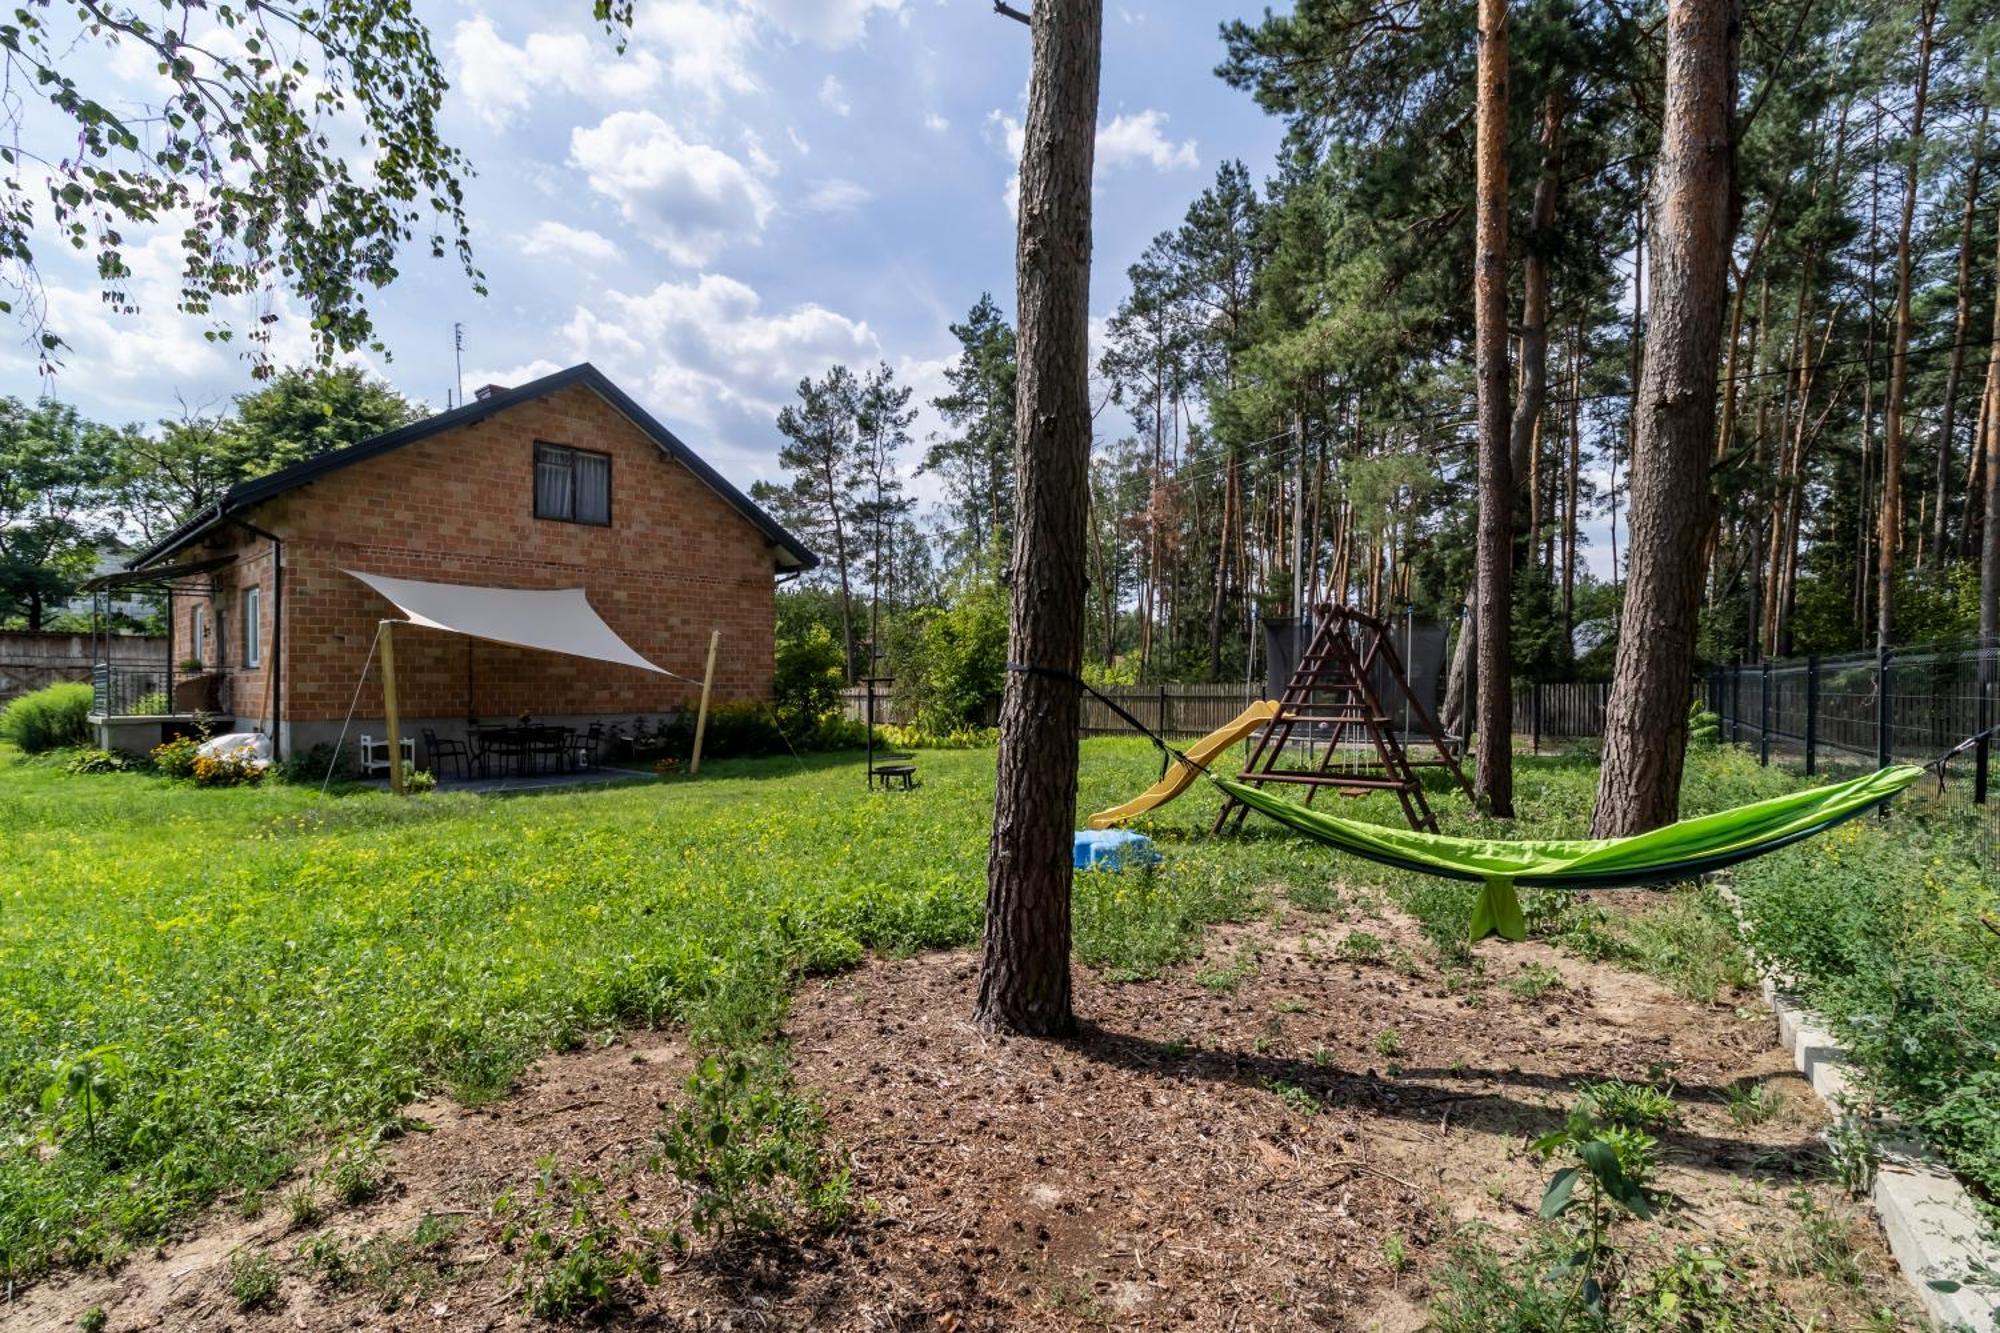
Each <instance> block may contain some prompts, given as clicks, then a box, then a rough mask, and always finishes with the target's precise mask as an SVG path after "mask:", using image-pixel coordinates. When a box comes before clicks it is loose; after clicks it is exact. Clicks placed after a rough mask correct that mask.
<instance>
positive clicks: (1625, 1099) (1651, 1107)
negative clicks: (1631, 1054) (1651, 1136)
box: [1578, 1078, 1680, 1130]
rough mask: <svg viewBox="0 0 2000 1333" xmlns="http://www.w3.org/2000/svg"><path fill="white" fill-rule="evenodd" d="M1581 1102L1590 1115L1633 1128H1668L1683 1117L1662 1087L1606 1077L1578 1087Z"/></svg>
mask: <svg viewBox="0 0 2000 1333" xmlns="http://www.w3.org/2000/svg"><path fill="white" fill-rule="evenodd" d="M1578 1092H1579V1093H1580V1094H1581V1096H1580V1098H1579V1105H1580V1106H1581V1107H1582V1108H1583V1110H1584V1111H1586V1112H1587V1113H1588V1114H1590V1115H1592V1116H1594V1117H1596V1118H1597V1119H1599V1120H1602V1121H1605V1122H1607V1123H1609V1124H1613V1125H1623V1126H1626V1127H1628V1128H1631V1129H1650V1130H1658V1129H1665V1128H1666V1127H1667V1126H1669V1125H1672V1124H1674V1123H1675V1122H1676V1121H1678V1120H1679V1119H1680V1112H1679V1111H1678V1110H1677V1109H1676V1108H1675V1106H1674V1099H1673V1098H1672V1097H1671V1096H1669V1095H1668V1094H1667V1093H1665V1092H1662V1091H1661V1090H1660V1089H1658V1088H1653V1087H1648V1086H1646V1085H1644V1084H1639V1083H1624V1082H1621V1081H1619V1080H1618V1079H1615V1078H1614V1079H1606V1080H1605V1081H1604V1082H1602V1083H1586V1084H1584V1085H1583V1086H1582V1087H1581V1088H1579V1089H1578Z"/></svg>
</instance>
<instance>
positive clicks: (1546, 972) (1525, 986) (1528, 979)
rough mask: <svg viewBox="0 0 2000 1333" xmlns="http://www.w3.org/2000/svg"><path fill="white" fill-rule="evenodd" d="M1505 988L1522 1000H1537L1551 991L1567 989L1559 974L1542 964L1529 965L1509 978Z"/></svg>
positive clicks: (1566, 984) (1561, 975)
mask: <svg viewBox="0 0 2000 1333" xmlns="http://www.w3.org/2000/svg"><path fill="white" fill-rule="evenodd" d="M1506 986H1507V989H1508V990H1509V991H1511V992H1513V993H1514V994H1515V995H1518V996H1520V997H1521V998H1522V999H1524V1000H1539V999H1541V998H1542V997H1543V996H1544V995H1547V994H1549V993H1550V992H1551V991H1562V990H1567V989H1569V985H1568V983H1567V982H1565V981H1564V980H1563V974H1562V973H1561V972H1558V971H1557V970H1556V969H1555V968H1553V967H1549V966H1546V965H1544V964H1542V963H1529V964H1528V965H1527V966H1525V967H1523V968H1522V969H1521V970H1520V971H1519V972H1516V973H1515V974H1514V975H1513V976H1511V977H1509V978H1508V979H1507V982H1506Z"/></svg>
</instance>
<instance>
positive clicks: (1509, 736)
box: [1472, 0, 1514, 818]
mask: <svg viewBox="0 0 2000 1333" xmlns="http://www.w3.org/2000/svg"><path fill="white" fill-rule="evenodd" d="M1478 99H1479V133H1478V168H1477V177H1478V180H1477V193H1478V202H1477V220H1476V222H1475V224H1474V233H1475V242H1474V244H1475V247H1476V249H1475V254H1474V259H1473V269H1472V301H1473V307H1472V309H1473V327H1474V331H1475V337H1474V352H1473V356H1474V361H1475V369H1476V374H1477V376H1478V381H1479V554H1478V573H1477V575H1476V578H1477V581H1478V584H1479V607H1478V612H1477V615H1478V621H1479V628H1478V641H1477V643H1476V645H1475V647H1476V651H1477V652H1478V657H1479V681H1478V708H1477V713H1478V727H1479V753H1478V765H1477V768H1476V770H1475V771H1476V778H1475V787H1476V789H1477V791H1478V793H1479V795H1480V796H1481V797H1482V798H1484V800H1485V802H1486V805H1487V808H1488V809H1489V810H1490V811H1491V812H1492V813H1493V814H1496V815H1499V816H1501V817H1502V818H1511V817H1512V816H1513V813H1514V736H1513V731H1514V728H1513V716H1512V714H1513V698H1512V691H1511V689H1510V688H1509V687H1510V685H1511V683H1512V682H1511V678H1510V676H1509V674H1508V647H1509V644H1508V631H1509V628H1510V627H1509V625H1508V620H1509V618H1510V616H1511V614H1512V612H1513V605H1514V595H1513V582H1514V579H1513V573H1514V468H1513V456H1512V455H1513V442H1512V441H1511V439H1510V438H1509V431H1508V422H1507V0H1479V70H1478Z"/></svg>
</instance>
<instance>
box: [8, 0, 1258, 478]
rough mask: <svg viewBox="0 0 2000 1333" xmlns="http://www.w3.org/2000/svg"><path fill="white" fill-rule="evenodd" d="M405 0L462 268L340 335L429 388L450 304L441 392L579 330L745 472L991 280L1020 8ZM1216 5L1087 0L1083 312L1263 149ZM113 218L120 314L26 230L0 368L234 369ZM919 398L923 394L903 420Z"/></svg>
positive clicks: (623, 379)
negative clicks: (420, 23) (1223, 175)
mask: <svg viewBox="0 0 2000 1333" xmlns="http://www.w3.org/2000/svg"><path fill="white" fill-rule="evenodd" d="M419 9H420V12H423V13H424V14H425V16H426V18H427V20H428V22H429V25H430V28H431V32H432V35H433V41H434V43H435V45H436V48H437V50H438V53H439V55H440V57H441V59H442V60H443V61H444V64H445V67H446V69H447V72H448V74H449V77H450V79H451V83H452V85H453V86H452V92H451V94H450V96H449V100H448V103H447V110H446V113H445V116H444V126H445V129H446V133H447V137H448V138H449V139H450V140H451V141H452V142H454V143H455V144H457V145H458V146H459V147H461V148H463V149H464V150H465V151H466V152H467V154H468V155H469V156H470V158H471V160H472V162H473V164H474V166H475V168H476V169H477V171H478V176H477V178H476V179H474V180H472V181H471V182H470V184H469V188H468V195H467V213H468V215H469V216H470V218H471V219H472V228H473V237H472V239H473V244H474V247H475V252H476V254H475V258H476V262H477V264H478V265H479V267H480V268H481V269H482V270H483V271H484V273H485V275H486V282H487V286H488V288H489V294H488V295H486V296H484V297H481V296H479V295H477V294H475V292H474V291H473V290H472V286H471V284H470V282H469V281H468V280H467V279H466V277H465V276H464V274H463V273H462V272H461V271H460V270H459V269H458V268H457V267H456V266H455V265H454V264H451V263H446V262H438V261H433V260H431V259H430V258H429V257H428V256H425V255H420V254H417V253H415V252H410V253H406V255H405V257H404V261H405V262H404V266H403V271H402V275H401V276H400V277H399V278H398V279H397V281H396V282H394V283H393V284H392V285H391V286H389V287H387V288H386V289H384V290H382V291H380V292H377V293H375V294H374V296H373V298H372V300H371V303H370V306H371V310H372V311H373V313H374V315H375V317H376V322H377V326H378V330H379V332H380V334H381V336H382V338H383V340H384V342H385V343H386V345H387V353H388V355H387V356H386V357H385V356H382V355H372V354H371V355H365V356H361V357H359V358H357V359H359V360H361V361H362V362H363V363H364V364H366V365H368V366H369V367H370V368H371V369H373V370H374V371H376V372H377V373H379V374H381V375H382V376H383V377H384V378H386V379H388V380H389V381H390V382H391V383H393V384H394V385H395V386H396V387H397V388H398V389H400V390H401V391H402V392H404V393H405V394H407V395H409V396H410V397H412V398H415V399H418V400H420V401H422V402H424V403H425V404H427V405H428V406H429V407H431V408H432V409H442V408H443V407H444V406H445V404H446V398H447V395H448V394H456V393H457V391H458V389H457V386H458V380H457V377H456V371H455V369H454V356H453V345H452V341H453V325H454V323H459V324H462V325H463V326H464V339H465V350H464V375H463V384H464V389H465V391H466V392H468V393H469V392H471V391H472V390H474V389H475V388H476V387H477V386H479V385H481V384H485V383H489V382H490V383H498V384H518V383H521V382H523V381H525V380H527V379H529V378H531V377H533V376H535V375H537V374H540V373H544V372H547V371H550V370H553V369H556V368H559V367H562V366H567V365H571V364H574V363H576V362H579V361H585V360H588V361H592V362H595V363H596V364H597V365H598V366H599V368H601V369H602V370H604V371H605V372H606V373H607V374H609V375H610V376H611V377H612V379H613V380H615V381H616V382H617V383H619V384H620V385H621V386H623V387H624V388H625V389H626V390H627V391H628V392H630V393H631V394H632V395H633V396H634V397H636V398H637V399H638V400H639V401H640V402H641V403H642V404H643V405H644V406H646V407H647V408H648V409H650V410H651V411H652V412H653V413H654V414H655V415H657V416H658V417H659V418H660V419H661V420H663V421H665V422H666V423H667V424H668V425H669V426H670V427H672V428H673V429H674V430H675V431H676V432H677V433H679V434H680V435H681V436H682V438H683V439H685V440H686V441H687V442H688V443H689V444H690V445H691V446H692V447H693V448H694V449H695V450H696V451H697V452H699V453H701V454H702V455H703V456H704V457H705V458H707V459H708V460H709V461H710V462H711V463H712V464H713V465H715V466H716V467H717V468H718V469H719V470H720V471H721V472H722V473H723V474H724V475H725V476H727V477H729V478H730V479H731V480H732V481H734V482H736V483H737V484H739V485H741V486H745V487H747V486H748V485H749V484H750V483H751V482H752V481H755V480H758V479H775V478H776V476H777V475H778V471H779V470H778V466H777V452H778V446H779V443H780V437H779V435H778V432H777V430H776V427H775V424H774V418H775V416H776V414H777V412H778V409H779V408H780V407H781V406H782V405H783V404H784V403H785V402H787V401H788V400H790V399H791V398H792V396H793V393H794V388H795V386H796V385H797V383H798V381H799V379H800V378H801V377H802V376H806V375H815V376H816V375H819V374H822V373H824V371H825V370H826V369H827V368H828V367H829V366H830V365H832V364H834V363H836V362H844V363H846V364H848V365H849V366H851V367H853V368H855V369H857V370H859V369H861V368H862V367H865V366H868V365H872V364H874V363H876V362H878V361H880V362H887V363H888V364H890V365H891V366H893V367H894V368H895V370H896V372H897V374H898V376H899V378H901V379H902V380H904V381H905V382H907V383H910V384H912V385H914V386H915V389H916V398H917V399H918V400H919V401H921V400H925V399H928V398H929V397H931V396H933V395H935V394H936V393H938V392H940V391H941V389H942V387H943V381H942V377H941V371H942V368H943V367H944V365H945V364H946V363H947V362H948V361H949V360H950V358H951V357H952V355H953V353H954V350H955V347H956V344H955V342H954V340H953V339H952V337H951V333H950V330H949V327H948V326H949V325H950V323H951V322H952V321H953V320H956V319H962V318H963V317H964V315H965V313H966V311H967V310H968V309H969V308H970V307H971V306H972V304H973V303H974V301H976V300H977V299H978V297H979V295H980V293H981V292H986V291H990V292H992V293H993V294H994V296H995V297H996V299H998V300H999V302H1000V304H1001V306H1002V308H1003V309H1006V310H1009V311H1011V309H1012V306H1013V263H1014V230H1013V227H1014V221H1013V211H1012V202H1013V188H1014V177H1015V173H1016V164H1017V158H1018V152H1019V122H1020V118H1021V116H1022V115H1023V112H1024V96H1025V89H1026V79H1027V70H1028V63H1029V33H1028V30H1027V29H1026V28H1025V27H1023V26H1021V25H1020V24H1018V23H1015V22H1013V21H1011V20H1008V19H1006V18H1003V17H1000V16H998V15H996V14H995V13H993V10H992V6H991V5H990V3H988V0H638V14H639V18H638V23H637V27H636V31H635V33H634V35H633V40H632V41H631V43H630V46H629V49H628V50H627V51H626V52H625V53H624V54H623V55H622V56H621V55H619V54H617V53H616V52H615V50H614V49H613V47H612V45H611V43H610V42H609V41H608V40H607V39H606V38H605V37H604V36H603V34H602V32H601V30H600V29H599V28H598V27H597V25H596V24H595V23H594V21H593V20H592V19H591V17H590V5H589V3H588V0H545V2H544V3H541V4H534V3H508V2H507V0H460V2H459V3H446V2H444V0H438V2H436V3H420V5H419ZM1239 11H1240V12H1242V13H1244V14H1248V15H1255V14H1259V13H1261V12H1262V5H1261V4H1259V5H1256V6H1254V7H1253V6H1250V5H1234V4H1231V5H1214V4H1208V3H1200V2H1199V0H1108V3H1107V6H1106V11H1105V26H1104V74H1103V84H1102V92H1101V100H1100V109H1099V118H1098V123H1099V129H1098V144H1097V180H1096V214H1095V228H1096V233H1095V252H1094V264H1093V277H1092V311H1093V314H1094V315H1095V316H1096V317H1097V318H1098V319H1099V320H1102V319H1103V318H1104V317H1107V316H1109V315H1110V313H1111V312H1112V311H1113V310H1114V309H1115V308H1116V306H1117V303H1118V300H1119V298H1120V296H1121V295H1122V294H1123V291H1124V286H1125V281H1124V271H1125V269H1126V267H1127V266H1128V265H1129V264H1130V263H1131V262H1132V261H1133V260H1134V259H1136V258H1137V257H1138V255H1139V253H1140V251H1141V250H1142V249H1143V248H1144V247H1145V245H1146V243H1147V242H1148V241H1149V240H1150V239H1151V238H1152V237H1153V236H1154V235H1155V234H1157V233H1158V232H1160V231H1163V230H1165V229H1167V228H1170V227H1172V226H1174V225H1176V224H1177V223H1178V222H1179V220H1180V218H1181V216H1182V214H1183V213H1184V211H1185V210H1186V207H1187V205H1188V203H1189V201H1190V200H1191V199H1192V198H1193V197H1194V196H1195V195H1196V194H1197V193H1198V192H1199V191H1200V190H1201V189H1202V188H1203V186H1205V185H1206V184H1207V183H1209V182H1210V181H1211V180H1212V179H1213V177H1214V174H1215V170H1216V167H1217V165H1218V164H1219V163H1220V162H1222V161H1223V160H1225V159H1228V158H1241V159H1242V160H1244V161H1245V162H1247V163H1248V164H1249V165H1250V168H1251V171H1252V174H1253V175H1254V176H1256V177H1258V178H1260V179H1261V178H1262V177H1264V176H1266V175H1268V174H1269V173H1270V171H1271V170H1272V165H1273V155H1274V153H1275V151H1276V149H1277V146H1278V140H1279V136H1280V127H1279V125H1278V122H1276V121H1275V120H1273V119H1271V118H1269V117H1266V116H1265V115H1263V114H1262V113H1261V112H1259V111H1258V110H1257V109H1256V107H1255V106H1254V105H1253V104H1252V103H1251V101H1250V99H1249V98H1248V97H1247V96H1245V95H1244V94H1241V93H1238V92H1235V91H1233V90H1231V89H1230V88H1228V87H1226V86H1225V85H1224V84H1223V83H1222V82H1221V81H1220V80H1219V79H1217V78H1216V77H1215V76H1214V72H1213V71H1214V67H1215V65H1216V64H1217V62H1218V61H1219V60H1220V58H1221V45H1220V42H1219V39H1218V37H1217V28H1218V24H1219V23H1220V21H1221V20H1222V19H1224V18H1227V17H1229V16H1231V15H1232V14H1234V13H1237V12H1239ZM95 59H97V58H96V57H93V60H95ZM91 77H92V78H93V79H102V80H104V82H103V83H102V84H99V85H97V86H96V87H94V88H93V91H97V92H98V95H100V96H105V97H106V99H107V100H108V101H110V102H112V103H113V104H114V105H118V106H120V107H121V109H123V108H130V107H133V106H138V105H143V104H146V103H147V102H148V100H149V99H151V100H152V101H153V102H155V103H156V102H157V91H158V84H157V80H156V77H155V76H154V75H153V73H152V70H151V68H150V65H149V64H148V62H146V61H144V60H142V59H138V58H137V57H136V55H134V54H131V53H118V54H116V55H114V56H113V57H112V58H111V59H109V60H106V61H103V62H102V63H101V65H100V66H99V67H98V68H96V69H93V70H92V71H91ZM100 89H101V90H102V91H99V90H100ZM31 128H32V126H31ZM127 241H128V246H129V249H130V251H131V254H130V259H131V263H132V266H133V269H134V272H135V279H134V281H133V283H132V284H131V290H132V292H133V294H134V295H135V296H136V297H137V299H138V302H139V306H140V309H139V312H138V313H137V314H118V313H114V312H113V311H111V310H110V309H109V308H108V307H107V306H105V304H104V303H103V302H102V301H101V299H100V297H99V294H98V287H97V285H96V282H95V276H94V272H93V270H92V268H91V267H90V266H89V265H88V264H87V263H84V262H82V261H81V260H79V259H77V258H72V257H71V256H69V255H68V254H66V253H64V252H63V251H62V250H61V248H60V247H58V246H57V245H56V244H54V243H53V242H52V240H51V239H50V238H48V237H46V236H44V237H43V238H41V244H40V246H39V250H40V253H41V254H42V255H43V256H44V257H45V263H44V269H43V278H44V281H45V283H46V290H47V300H48V310H49V314H50V317H51V321H52V323H53V325H54V327H55V328H56V329H57V330H58V331H59V332H60V333H62V334H63V335H64V336H65V337H66V338H67V340H68V341H69V343H70V348H69V350H68V351H67V352H66V353H65V354H64V356H63V361H64V364H63V366H62V368H61V369H60V370H59V371H58V372H57V373H56V374H55V375H54V376H53V377H51V378H47V379H44V378H43V377H42V376H40V375H39V374H38V372H37V368H36V357H35V355H34V352H33V350H32V349H31V348H30V347H29V346H28V345H27V344H26V342H25V337H26V331H25V329H21V328H19V327H16V328H15V329H12V330H6V333H7V334H9V335H10V336H5V337H0V392H5V393H10V394H15V395H18V396H23V397H27V396H34V395H37V394H40V393H44V392H47V393H51V394H53V395H55V396H56V397H58V398H61V399H65V400H67V401H70V402H72V403H74V404H75V405H76V406H77V407H78V408H79V409H81V410H82V411H83V412H84V413H86V414H87V415H89V416H91V417H94V418H97V419H100V420H107V421H114V422H128V421H129V422H140V423H151V422H153V421H156V420H157V419H159V418H161V417H170V416H178V415H180V413H181V411H182V406H181V405H182V404H186V405H187V406H188V407H189V408H192V409H196V410H202V409H211V410H212V409H215V408H219V407H222V406H225V405H226V403H227V401H228V399H229V397H230V396H231V395H233V394H236V393H241V392H244V391H246V390H248V389H250V388H252V387H254V383H253V381H252V379H251V377H250V365H249V363H248V362H247V361H246V360H244V359H243V357H242V355H241V353H240V351H239V350H238V349H237V348H236V347H233V346H230V345H226V344H224V345H218V344H216V343H214V342H211V341H210V340H209V339H208V338H207V336H206V331H207V329H208V325H207V323H206V322H205V321H204V320H202V319H201V318H197V317H190V316H187V315H183V314H181V313H179V312H177V311H176V310H175V308H174V293H175V291H176V285H175V275H176V271H177V267H178V247H177V245H176V243H175V239H174V236H173V235H172V234H171V233H170V232H167V231H160V232H148V231H145V230H143V229H138V230H134V231H132V232H130V233H128V236H127ZM265 311H268V313H271V314H275V315H276V316H278V319H277V321H276V323H275V324H274V325H273V326H272V327H273V330H274V337H273V347H274V349H275V351H276V354H277V356H278V359H280V360H298V359H303V357H304V354H305V351H306V346H307V344H306V338H305V329H304V327H303V325H302V323H301V321H300V320H299V319H298V317H297V307H296V305H295V304H294V303H293V302H291V301H289V300H288V299H286V298H284V297H283V296H282V295H279V296H277V297H275V298H273V299H271V300H269V301H267V302H263V303H256V304H255V305H254V307H244V308H239V309H237V310H235V311H231V312H230V317H231V320H232V322H233V323H234V324H235V326H236V327H237V328H239V329H242V328H245V327H248V321H249V320H251V319H254V318H255V317H256V316H257V315H258V314H260V313H264V312H265ZM933 428H935V422H934V420H933V419H932V418H931V417H930V416H929V414H928V413H927V414H926V415H925V417H923V418H920V420H919V422H918V426H917V430H918V432H919V437H918V438H919V442H920V443H921V440H922V438H923V433H924V432H926V431H928V430H930V429H933ZM912 452H913V454H915V453H917V452H919V451H916V450H913V451H912ZM912 462H914V459H912ZM927 490H929V488H928V487H927V486H922V485H920V486H919V494H920V495H923V494H924V492H925V491H927Z"/></svg>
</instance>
